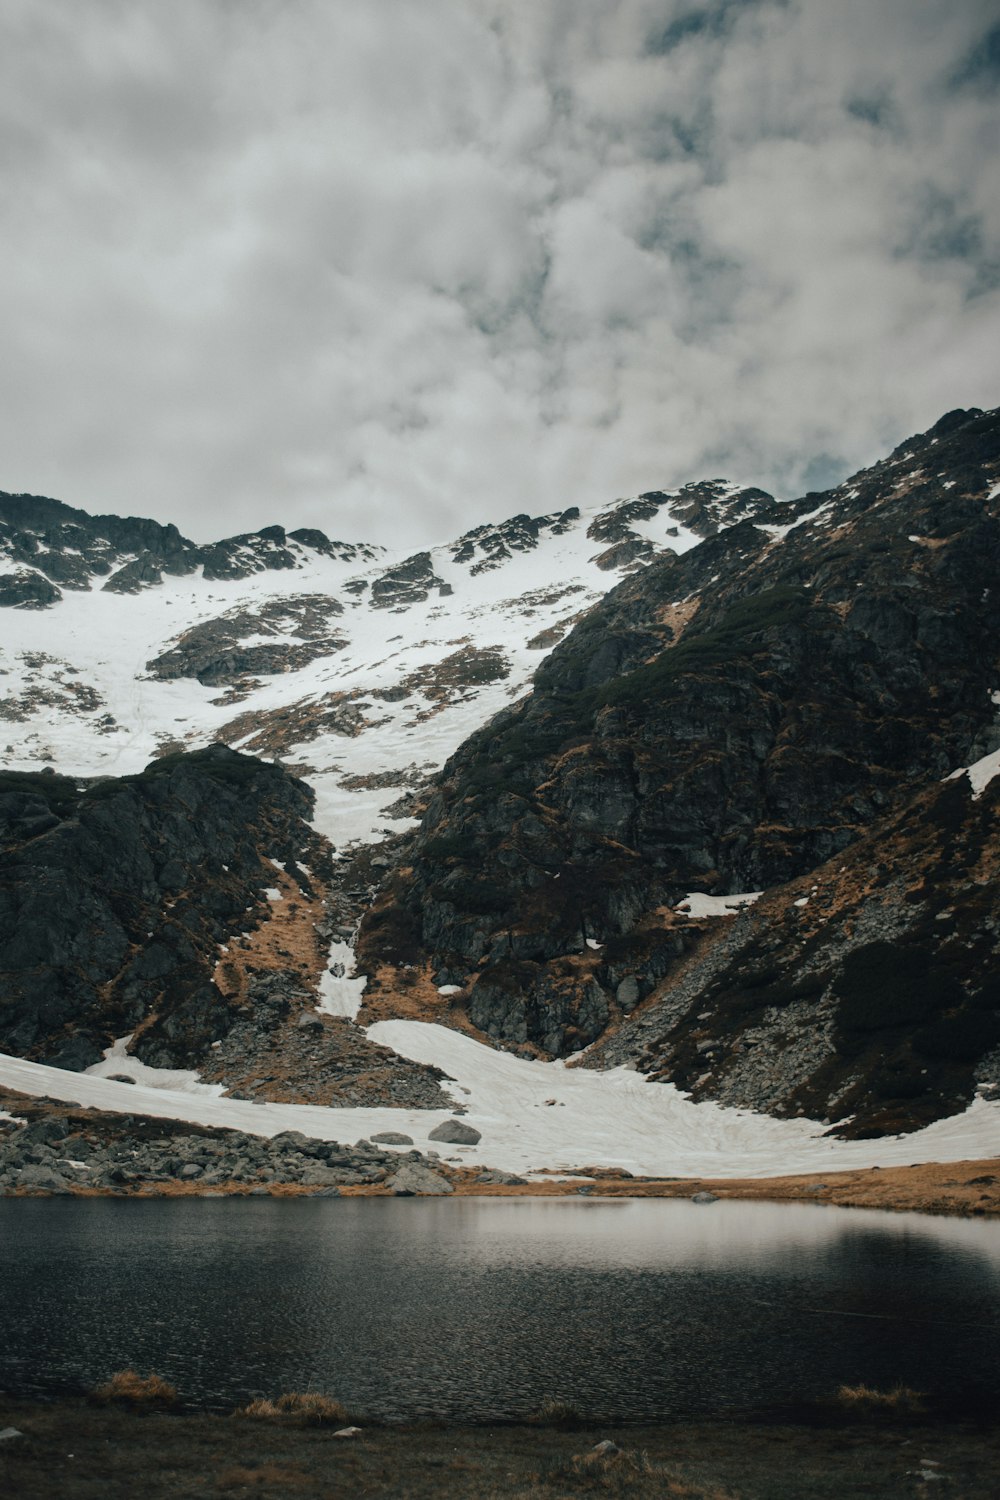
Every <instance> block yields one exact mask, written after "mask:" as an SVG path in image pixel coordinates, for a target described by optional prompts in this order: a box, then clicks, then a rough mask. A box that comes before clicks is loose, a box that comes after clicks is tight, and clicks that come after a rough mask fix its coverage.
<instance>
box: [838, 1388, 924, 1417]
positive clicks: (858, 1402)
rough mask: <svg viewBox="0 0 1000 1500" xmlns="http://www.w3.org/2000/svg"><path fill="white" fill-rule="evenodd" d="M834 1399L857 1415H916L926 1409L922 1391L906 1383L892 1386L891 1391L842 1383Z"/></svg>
mask: <svg viewBox="0 0 1000 1500" xmlns="http://www.w3.org/2000/svg"><path fill="white" fill-rule="evenodd" d="M835 1400H836V1402H837V1405H838V1406H842V1407H844V1408H845V1410H847V1411H850V1412H853V1413H856V1414H857V1415H859V1416H874V1417H878V1416H893V1417H916V1416H920V1415H922V1413H923V1412H925V1411H926V1410H927V1407H926V1404H925V1402H924V1397H923V1394H922V1392H920V1391H914V1390H911V1389H910V1387H909V1386H908V1385H897V1386H893V1388H892V1390H891V1391H879V1390H875V1388H874V1387H873V1386H870V1385H842V1386H841V1387H840V1389H839V1390H838V1392H837V1395H836V1397H835Z"/></svg>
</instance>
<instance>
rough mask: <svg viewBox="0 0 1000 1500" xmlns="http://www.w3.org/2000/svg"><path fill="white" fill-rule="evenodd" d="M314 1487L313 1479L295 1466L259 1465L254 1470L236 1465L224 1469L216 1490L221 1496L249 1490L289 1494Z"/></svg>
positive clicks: (243, 1492)
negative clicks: (292, 1491)
mask: <svg viewBox="0 0 1000 1500" xmlns="http://www.w3.org/2000/svg"><path fill="white" fill-rule="evenodd" d="M312 1487H313V1481H312V1479H311V1477H310V1476H309V1475H308V1474H307V1473H306V1472H305V1471H304V1470H303V1469H302V1468H300V1467H298V1466H297V1465H295V1464H274V1463H263V1464H258V1465H257V1466H256V1467H254V1468H247V1467H245V1466H244V1465H242V1464H234V1465H233V1466H232V1467H231V1468H229V1469H223V1471H222V1473H221V1474H220V1475H219V1477H218V1478H217V1479H216V1481H215V1488H216V1489H217V1490H219V1491H220V1493H221V1494H223V1495H226V1494H231V1493H234V1492H235V1493H236V1494H245V1493H246V1491H247V1490H249V1491H250V1492H251V1493H253V1491H254V1490H265V1491H268V1490H271V1491H273V1490H277V1491H278V1493H279V1494H282V1495H284V1494H287V1493H288V1492H289V1491H290V1490H309V1489H312Z"/></svg>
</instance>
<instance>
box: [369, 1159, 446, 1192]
mask: <svg viewBox="0 0 1000 1500" xmlns="http://www.w3.org/2000/svg"><path fill="white" fill-rule="evenodd" d="M386 1186H387V1187H390V1188H391V1189H392V1191H393V1192H394V1193H395V1194H396V1196H397V1198H410V1197H412V1196H413V1195H414V1194H419V1195H420V1196H426V1195H431V1194H438V1193H453V1192H454V1191H455V1190H454V1188H453V1187H452V1185H451V1183H450V1182H449V1181H448V1179H447V1178H446V1177H442V1176H441V1174H440V1173H439V1172H432V1171H431V1169H430V1168H429V1167H422V1166H419V1165H418V1163H417V1162H412V1161H408V1162H404V1163H403V1165H402V1166H401V1167H400V1169H399V1171H398V1172H396V1173H395V1175H394V1176H392V1177H390V1178H389V1179H388V1180H387V1183H386Z"/></svg>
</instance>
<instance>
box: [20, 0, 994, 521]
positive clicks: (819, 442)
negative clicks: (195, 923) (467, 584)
mask: <svg viewBox="0 0 1000 1500" xmlns="http://www.w3.org/2000/svg"><path fill="white" fill-rule="evenodd" d="M996 17H997V12H996V8H995V5H994V4H993V3H992V0H949V3H947V4H945V3H942V0H877V3H876V0H787V3H781V0H759V3H757V0H709V3H694V0H618V3H612V0H170V3H169V4H165V3H163V0H72V3H71V4H67V3H66V0H5V4H4V6H3V9H2V15H0V147H2V165H0V171H2V192H0V215H2V224H3V232H2V237H0V316H2V319H3V328H4V335H5V336H4V342H3V359H2V363H0V412H2V420H3V425H4V429H5V436H4V442H3V449H2V462H0V487H3V488H5V489H9V490H30V491H34V492H36V493H47V494H51V495H55V496H58V497H59V498H61V499H64V500H66V501H68V502H70V503H72V504H76V505H81V506H83V507H85V508H86V509H88V510H112V511H117V512H120V513H131V514H142V515H153V516H156V517H157V518H158V519H160V520H164V521H166V520H172V521H175V522H176V523H177V524H178V525H179V526H180V527H181V529H182V530H184V531H186V532H187V533H188V534H189V535H192V536H194V537H195V538H196V539H198V540H207V539H209V538H211V537H214V536H221V535H224V534H227V533H229V532H232V531H234V530H243V529H249V528H252V527H256V526H260V525H264V524H267V523H269V522H275V521H279V522H281V523H283V524H285V525H287V526H289V527H294V526H301V525H316V526H321V527H322V528H323V529H324V530H326V531H328V532H329V533H331V534H334V535H338V536H342V537H346V538H354V537H369V538H372V539H374V540H379V541H383V542H387V543H390V544H400V543H401V544H405V545H415V544H419V543H422V542H428V541H430V542H433V541H439V540H445V539H447V538H448V537H450V536H452V535H454V534H457V533H458V532H459V531H460V530H463V529H465V528H467V527H468V526H470V525H472V524H475V523H478V522H480V521H483V520H489V519H494V520H495V519H499V518H501V517H503V516H506V515H510V514H513V513H514V512H516V511H520V510H529V511H532V512H536V513H537V512H540V511H546V510H552V509H554V508H557V507H563V506H566V505H569V504H589V503H594V502H603V501H607V500H610V499H612V498H614V497H615V496H618V495H623V494H631V493H634V492H636V491H638V490H643V489H649V488H661V487H669V486H671V485H673V484H676V483H680V482H683V481H686V480H688V479H694V478H700V477H711V476H715V475H726V476H728V477H733V478H739V479H744V480H746V481H748V482H754V483H759V484H762V485H764V486H765V487H766V488H768V489H771V490H773V491H775V492H776V493H779V494H783V495H792V494H799V493H802V492H803V491H804V490H806V489H809V488H813V487H817V486H819V485H821V484H824V483H830V482H833V481H835V480H837V479H839V478H841V477H843V476H844V475H845V474H846V473H847V472H849V471H850V470H852V469H854V468H857V467H858V466H859V465H861V464H862V463H864V462H867V461H870V460H872V459H874V458H875V457H878V456H879V455H880V454H882V453H883V452H884V451H885V450H886V448H887V447H888V446H891V445H893V444H895V443H896V442H898V441H899V440H900V439H902V438H903V437H904V436H906V435H907V434H908V433H910V432H912V431H916V430H919V429H922V428H925V427H927V426H929V425H930V423H932V422H933V421H934V420H935V419H936V418H937V417H938V416H940V415H941V414H942V412H944V411H946V410H948V409H950V408H952V407H955V406H961V405H966V406H967V405H977V406H992V405H996V404H997V403H998V401H1000V355H998V351H1000V149H998V147H1000V139H998V111H997V94H996V85H997V81H998V77H1000V26H998V25H997V19H996ZM991 28H992V30H991Z"/></svg>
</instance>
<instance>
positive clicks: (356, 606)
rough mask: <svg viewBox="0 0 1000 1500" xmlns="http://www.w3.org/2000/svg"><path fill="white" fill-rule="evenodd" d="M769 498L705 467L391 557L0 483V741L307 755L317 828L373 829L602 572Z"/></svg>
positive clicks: (511, 691) (513, 686)
mask: <svg viewBox="0 0 1000 1500" xmlns="http://www.w3.org/2000/svg"><path fill="white" fill-rule="evenodd" d="M779 514H780V513H779V508H778V506H777V504H776V502H774V501H773V500H772V499H771V497H770V496H768V495H765V494H764V493H763V492H762V491H760V490H753V489H746V488H741V487H739V486H738V485H733V484H728V483H725V482H723V481H720V480H715V481H710V482H707V483H700V484H691V485H688V486H686V487H685V488H684V489H683V490H681V491H678V492H675V493H673V494H663V493H653V494H647V495H643V496H640V497H638V498H636V499H631V500H624V501H618V502H616V503H615V504H613V505H610V506H607V507H605V508H603V509H599V510H595V511H592V512H589V513H581V512H580V511H579V510H578V509H576V508H575V507H569V508H566V509H563V510H561V511H557V512H554V513H552V514H550V515H546V516H539V517H534V518H532V517H528V516H523V515H522V516H515V517H513V518H512V519H510V520H508V521H505V522H503V523H501V524H500V525H497V526H480V527H477V528H476V529H475V530H473V531H470V532H468V533H467V534H466V535H464V536H462V537H460V538H459V539H458V540H457V541H455V542H452V543H450V544H448V545H445V546H440V547H436V548H433V549H432V550H430V551H427V552H421V553H417V554H416V555H413V556H408V557H392V556H390V555H388V554H387V553H385V552H384V551H383V550H382V549H380V548H376V547H372V546H367V545H365V544H362V543H342V542H331V541H329V540H328V539H327V538H326V537H325V536H324V535H323V534H322V533H321V532H317V531H296V532H291V533H286V532H285V531H284V530H283V529H282V528H281V527H279V526H275V527H268V528H266V529H265V530H264V531H261V532H258V533H254V534H252V535H244V536H238V537H233V538H230V539H228V540H226V541H223V542H219V543H217V544H215V545H213V546H209V547H197V546H195V545H194V544H193V543H191V542H188V541H187V540H186V539H185V538H183V537H181V536H180V534H179V533H178V532H177V531H176V529H175V528H173V527H161V526H159V525H157V523H155V522H152V521H136V520H125V521H123V520H121V519H120V518H118V517H114V516H111V517H103V516H97V517H92V516H87V515H86V514H85V513H84V512H82V511H77V510H73V509H71V508H70V507H69V506H64V505H61V504H60V503H59V502H57V501H53V500H47V499H43V498H40V497H35V496H26V495H0V570H2V571H0V606H3V605H6V606H7V608H6V609H4V610H3V613H2V615H0V619H2V622H3V628H2V633H0V674H2V680H0V755H2V757H3V762H4V764H5V766H6V767H7V769H15V768H23V769H26V770H28V769H32V770H37V769H41V768H42V767H43V766H45V765H54V766H56V767H58V769H59V770H60V771H61V772H64V773H66V774H69V775H72V776H77V777H92V776H117V775H129V774H133V773H135V772H138V771H140V770H142V768H143V767H144V766H145V765H146V764H147V763H148V762H149V761H151V760H152V759H153V758H154V757H156V756H159V755H163V754H167V753H170V752H174V751H178V750H183V749H193V748H197V747H198V746H204V745H206V744H209V743H212V742H215V741H217V742H221V743H224V744H227V745H230V746H232V747H234V748H237V749H240V750H245V751H247V752H250V753H252V754H255V755H259V756H262V757H264V758H267V759H280V761H281V762H282V763H283V764H285V765H287V766H288V767H289V768H290V769H292V770H293V771H295V772H296V773H298V774H300V775H303V776H305V777H307V778H308V780H309V782H310V784H311V785H312V786H313V787H314V788H315V790H316V793H317V810H316V824H317V827H319V828H320V829H321V830H322V831H323V832H324V833H325V834H326V835H327V836H328V837H329V838H331V839H332V840H333V841H334V842H335V843H336V844H338V845H342V844H344V843H346V842H349V841H352V840H359V839H360V840H365V841H369V840H372V839H377V838H379V837H381V836H383V834H384V833H385V832H398V831H399V830H401V829H402V828H405V827H407V826H408V817H407V814H408V810H409V809H408V805H407V802H408V798H409V797H410V796H411V795H412V792H413V789H414V788H416V787H419V786H420V785H422V784H423V783H424V782H425V781H426V780H427V779H428V777H429V776H430V775H431V774H432V773H433V772H434V771H436V770H437V769H439V768H440V766H441V765H442V764H443V762H444V760H445V759H446V758H447V756H448V755H449V754H451V752H452V751H453V750H455V749H457V747H458V746H459V745H460V744H461V743H462V741H463V740H464V739H465V738H466V737H467V736H468V735H469V734H470V733H471V732H472V730H473V729H475V728H477V727H478V726H479V725H480V724H482V723H483V722H484V721H485V720H486V719H487V718H489V717H490V715H492V714H493V713H495V712H496V711H497V710H498V709H500V708H502V707H504V706H505V705H507V704H508V703H510V702H511V701H512V700H514V699H516V698H518V697H519V696H520V695H521V694H522V693H523V692H524V691H525V688H526V686H527V684H528V681H529V679H530V676H531V674H532V672H533V671H534V669H535V667H536V666H537V665H538V663H539V661H541V660H542V658H543V657H544V656H545V654H546V652H547V651H548V650H550V649H551V647H552V646H553V645H554V644H555V643H556V642H557V641H558V640H559V639H561V637H562V635H563V634H564V633H565V631H566V629H567V628H568V627H569V625H570V624H571V623H572V622H573V621H574V620H575V619H576V618H578V617H579V616H580V615H582V614H583V613H584V612H585V611H586V609H587V608H588V607H589V606H591V605H592V604H594V603H595V602H596V601H597V600H598V599H600V598H601V597H602V596H603V595H604V594H605V593H606V592H607V591H608V589H609V588H610V587H611V586H612V585H613V584H614V583H616V582H617V581H618V580H619V579H620V578H621V577H623V576H625V575H627V574H628V573H630V572H633V571H635V570H636V569H641V568H642V567H644V566H646V565H648V563H649V562H650V561H651V560H652V559H654V558H655V557H657V556H659V555H662V554H663V553H665V552H668V551H672V552H682V551H685V550H687V549H689V548H690V547H693V546H694V545H695V544H696V543H697V542H698V541H699V540H700V539H701V538H702V537H704V536H707V535H710V534H712V533H714V532H716V531H717V530H719V529H720V528H721V527H725V526H729V525H732V524H734V523H735V522H737V521H740V520H743V519H746V518H747V517H749V516H758V517H760V518H761V520H762V521H763V520H766V519H767V518H769V517H770V518H772V519H773V518H774V517H776V516H779Z"/></svg>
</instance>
